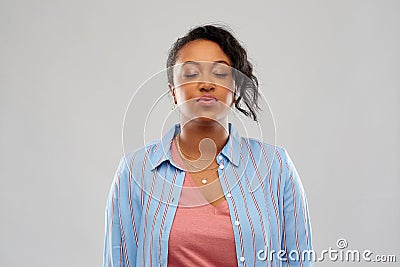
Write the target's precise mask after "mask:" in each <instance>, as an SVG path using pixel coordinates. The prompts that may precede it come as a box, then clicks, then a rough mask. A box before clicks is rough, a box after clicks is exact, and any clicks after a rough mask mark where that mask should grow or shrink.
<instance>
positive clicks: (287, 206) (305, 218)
mask: <svg viewBox="0 0 400 267" xmlns="http://www.w3.org/2000/svg"><path fill="white" fill-rule="evenodd" d="M285 154H286V157H285V158H286V171H287V175H286V181H285V186H284V196H283V238H282V248H283V250H284V251H285V258H286V260H283V261H282V263H283V266H291V267H294V266H301V267H312V266H314V263H313V262H314V261H313V258H312V256H313V251H312V243H311V241H312V239H311V222H310V217H309V212H308V203H307V197H306V194H305V192H304V188H303V185H302V183H301V180H300V177H299V174H298V172H297V170H296V168H295V166H294V164H293V161H292V160H291V158H290V156H289V154H288V153H287V152H286V151H285Z"/></svg>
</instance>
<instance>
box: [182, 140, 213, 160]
mask: <svg viewBox="0 0 400 267" xmlns="http://www.w3.org/2000/svg"><path fill="white" fill-rule="evenodd" d="M175 140H176V144H177V146H178V150H179V154H181V155H182V156H183V158H185V159H186V160H190V159H187V158H191V159H194V160H196V161H198V160H201V161H206V160H213V159H212V158H209V159H200V158H197V159H196V158H195V157H192V156H190V155H188V154H186V153H185V152H183V150H182V149H181V146H180V143H179V134H177V135H176V136H175Z"/></svg>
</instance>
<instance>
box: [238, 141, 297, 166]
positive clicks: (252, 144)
mask: <svg viewBox="0 0 400 267" xmlns="http://www.w3.org/2000/svg"><path fill="white" fill-rule="evenodd" d="M240 143H241V147H242V151H243V150H248V151H250V152H251V153H253V154H257V155H258V154H263V155H264V156H269V157H273V158H275V157H277V158H278V159H279V160H281V161H282V162H284V163H285V164H286V163H287V161H288V160H290V157H289V154H288V152H287V150H286V149H285V148H284V147H282V146H279V145H275V144H271V143H268V142H265V141H262V140H259V139H256V138H252V137H241V138H240Z"/></svg>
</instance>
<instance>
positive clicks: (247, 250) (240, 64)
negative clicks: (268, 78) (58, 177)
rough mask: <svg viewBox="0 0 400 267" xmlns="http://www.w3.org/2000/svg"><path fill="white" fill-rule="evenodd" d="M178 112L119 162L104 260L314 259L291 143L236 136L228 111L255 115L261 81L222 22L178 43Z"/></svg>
mask: <svg viewBox="0 0 400 267" xmlns="http://www.w3.org/2000/svg"><path fill="white" fill-rule="evenodd" d="M167 67H168V71H167V74H168V82H169V84H168V85H169V89H170V92H171V96H172V98H173V101H174V103H175V104H176V105H177V108H178V110H179V114H180V123H179V124H176V125H175V126H174V127H173V128H172V129H170V131H169V132H168V133H167V134H165V135H164V136H163V138H162V139H161V140H159V141H154V142H152V143H149V144H147V145H145V146H144V147H143V148H141V149H139V150H137V151H135V152H132V153H130V154H128V155H126V156H125V157H123V158H122V159H121V161H120V164H119V167H118V170H117V172H116V174H115V179H114V181H113V184H112V187H111V190H110V194H109V198H108V202H107V208H106V237H105V249H104V266H313V263H312V260H310V259H307V257H303V254H304V253H305V252H306V251H311V249H312V245H311V225H310V220H309V215H308V205H307V199H306V196H305V193H304V190H303V187H302V184H301V181H300V179H299V176H298V173H297V171H296V169H295V167H294V165H293V162H292V161H291V159H290V157H289V155H288V154H287V152H286V151H285V149H283V148H281V147H277V146H273V145H270V144H267V143H265V142H262V141H260V140H255V139H250V138H245V137H240V136H239V134H238V132H237V130H236V129H235V128H234V126H233V125H232V124H231V123H229V122H228V114H229V111H230V110H231V109H237V110H239V111H240V112H242V113H243V114H245V115H246V116H249V117H250V118H252V119H253V120H257V111H258V104H257V100H258V94H259V93H258V83H257V78H256V77H255V76H254V75H253V69H252V65H251V63H250V62H249V61H248V59H247V54H246V51H245V50H244V49H243V47H242V46H241V45H240V44H239V42H238V41H237V40H236V39H235V38H234V37H233V36H232V34H231V33H230V32H229V31H227V30H226V29H224V28H222V27H218V26H213V25H206V26H200V27H197V28H194V29H192V30H191V31H190V32H189V33H188V34H187V35H185V36H184V37H182V38H180V39H178V40H177V41H176V43H175V44H174V45H173V46H172V48H171V50H170V53H169V56H168V60H167Z"/></svg>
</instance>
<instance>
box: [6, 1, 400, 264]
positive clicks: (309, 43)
mask: <svg viewBox="0 0 400 267" xmlns="http://www.w3.org/2000/svg"><path fill="white" fill-rule="evenodd" d="M399 14H400V1H389V0H385V1H378V0H376V1H370V0H360V1H355V0H351V1H350V0H338V1H317V0H315V1H310V0H308V1H259V2H254V1H242V2H240V3H238V4H234V3H233V1H201V2H192V1H160V3H155V2H152V1H151V2H147V3H144V2H141V3H139V2H135V1H88V0H84V1H82V0H81V1H66V0H63V1H15V0H12V1H8V0H1V2H0V112H1V113H0V114H1V115H0V125H1V126H0V127H1V132H0V142H1V149H0V212H1V222H0V265H1V266H8V267H12V266H42V267H44V266H59V267H63V266H100V265H101V264H102V248H103V237H104V208H105V202H106V197H107V194H108V190H109V186H110V183H111V180H112V178H113V175H114V172H115V170H116V167H117V164H118V161H119V159H120V157H121V156H122V144H121V143H122V142H121V140H122V139H121V133H122V129H121V126H122V119H123V116H124V112H125V109H126V107H127V104H128V102H129V99H130V98H131V97H132V95H133V93H134V91H135V90H136V89H137V88H138V87H139V86H140V84H142V83H143V82H144V81H145V80H146V79H147V78H149V77H150V76H151V75H153V74H154V73H156V72H159V71H160V70H162V69H163V67H164V62H165V60H166V55H167V50H168V48H169V47H170V45H171V43H172V42H173V41H175V40H176V38H177V37H178V36H180V35H182V34H184V33H185V32H186V31H187V30H188V29H189V28H190V27H191V26H194V25H197V24H199V23H201V24H202V23H208V22H219V23H226V24H228V25H230V26H231V28H232V29H233V31H234V33H235V35H236V36H237V37H238V38H239V39H240V40H242V42H243V43H244V44H245V47H246V48H247V50H248V52H249V56H250V58H251V60H252V61H253V63H254V65H255V69H256V71H257V74H258V76H259V79H260V81H261V83H262V85H263V93H264V94H265V95H266V97H267V98H268V101H269V103H270V105H271V108H272V111H273V114H274V117H275V120H276V130H277V135H276V143H277V144H278V145H281V146H283V147H285V148H286V149H287V150H288V151H289V153H290V155H291V157H292V159H293V161H294V162H295V165H296V167H297V169H298V171H299V173H300V176H301V178H302V181H303V184H304V187H305V189H306V193H307V196H308V200H309V208H310V215H311V219H312V229H313V243H314V247H315V249H316V250H317V251H321V250H323V249H328V248H329V247H333V248H336V240H337V239H338V238H341V237H343V238H346V239H347V241H348V243H349V248H351V249H359V250H364V249H370V250H373V251H374V253H376V254H396V255H397V257H398V258H399V257H400V251H399V248H400V247H399V242H398V240H399V238H400V230H399V228H398V224H399V218H400V210H399V208H398V204H396V203H399V200H400V197H399V194H398V188H399V186H400V183H399V178H400V177H399V171H400V164H399V163H400V162H399V159H400V141H399V136H400V120H399V116H398V114H399V111H400V105H399V104H400V75H399V74H400V73H399V69H400V68H399V67H400V53H399V47H400V31H399V30H400V16H399ZM152 100H153V99H151V98H150V97H149V99H146V101H152ZM168 108H169V107H167V109H168ZM160 116H161V114H160ZM139 128H140V127H139ZM138 136H140V134H139V133H138V135H137V136H135V135H133V136H131V139H135V140H137V139H138ZM399 260H400V259H398V261H399ZM317 265H319V266H326V265H335V266H347V265H350V266H356V265H357V266H361V265H362V264H351V263H340V262H336V263H330V262H325V263H322V264H321V263H320V264H317ZM363 265H365V264H363ZM381 265H382V266H383V265H385V264H370V265H368V266H381ZM395 265H396V264H388V265H385V266H395Z"/></svg>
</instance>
